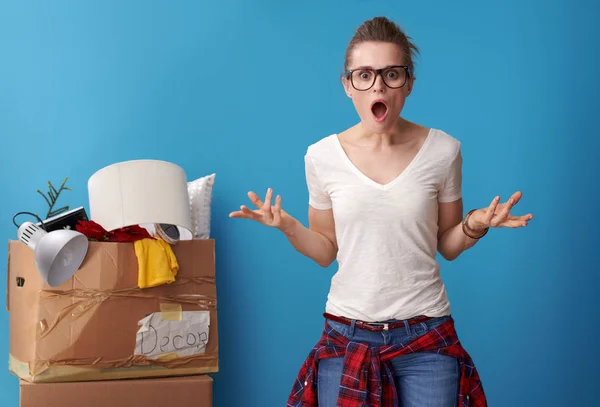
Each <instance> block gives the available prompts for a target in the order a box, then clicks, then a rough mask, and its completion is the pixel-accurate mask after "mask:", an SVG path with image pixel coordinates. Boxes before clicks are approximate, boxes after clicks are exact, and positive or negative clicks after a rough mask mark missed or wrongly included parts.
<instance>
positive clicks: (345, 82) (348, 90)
mask: <svg viewBox="0 0 600 407" xmlns="http://www.w3.org/2000/svg"><path fill="white" fill-rule="evenodd" d="M342 85H344V92H346V96H348V97H349V98H351V97H352V85H351V84H350V81H349V80H348V78H346V77H344V76H342Z"/></svg>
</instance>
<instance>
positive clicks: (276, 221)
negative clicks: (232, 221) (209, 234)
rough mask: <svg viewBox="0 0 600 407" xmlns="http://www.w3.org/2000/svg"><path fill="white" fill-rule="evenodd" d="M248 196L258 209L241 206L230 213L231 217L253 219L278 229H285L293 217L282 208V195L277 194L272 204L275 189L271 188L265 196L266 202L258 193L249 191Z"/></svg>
mask: <svg viewBox="0 0 600 407" xmlns="http://www.w3.org/2000/svg"><path fill="white" fill-rule="evenodd" d="M248 198H250V202H252V203H253V204H254V206H256V208H257V209H255V210H251V209H250V208H248V207H247V206H246V205H242V206H240V210H239V211H236V212H232V213H230V214H229V217H230V218H241V219H252V220H255V221H257V222H260V223H262V224H263V225H266V226H270V227H273V228H277V229H283V228H284V227H286V226H289V225H287V224H288V223H289V222H290V220H291V217H290V216H289V215H288V214H287V213H286V212H285V211H284V210H283V209H281V196H279V195H277V197H276V198H275V205H272V204H271V202H272V200H273V189H271V188H269V189H268V190H267V194H266V196H265V200H264V202H263V201H262V200H261V199H260V198H259V197H258V195H256V193H254V192H252V191H250V192H248Z"/></svg>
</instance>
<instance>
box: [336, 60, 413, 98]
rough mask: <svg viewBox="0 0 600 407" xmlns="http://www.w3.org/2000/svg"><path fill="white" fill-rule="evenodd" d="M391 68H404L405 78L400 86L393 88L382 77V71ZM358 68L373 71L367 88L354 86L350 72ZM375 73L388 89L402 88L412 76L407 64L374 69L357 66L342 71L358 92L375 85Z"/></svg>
mask: <svg viewBox="0 0 600 407" xmlns="http://www.w3.org/2000/svg"><path fill="white" fill-rule="evenodd" d="M392 68H402V69H404V72H406V80H405V81H404V83H403V84H402V86H398V87H397V88H394V87H392V86H390V85H388V84H387V82H386V81H385V78H384V77H383V71H386V70H388V69H392ZM360 70H362V71H371V72H375V76H374V77H373V83H372V84H371V86H369V87H368V88H367V89H357V88H356V86H354V81H353V80H352V73H353V72H354V71H360ZM377 75H379V76H381V79H382V80H383V83H384V84H385V86H387V87H388V88H390V89H402V88H403V87H404V85H406V82H408V80H409V79H410V78H411V77H412V74H411V72H410V67H409V66H408V65H390V66H386V67H384V68H380V69H374V68H369V67H358V68H354V69H350V70H346V71H344V77H345V78H346V79H350V83H351V84H352V87H353V88H354V89H356V90H357V91H359V92H365V91H367V90H369V89H371V88H372V87H373V86H375V82H377Z"/></svg>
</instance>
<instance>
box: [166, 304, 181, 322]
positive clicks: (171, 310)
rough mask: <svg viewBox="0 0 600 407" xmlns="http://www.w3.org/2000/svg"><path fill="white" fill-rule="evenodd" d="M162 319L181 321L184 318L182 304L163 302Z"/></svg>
mask: <svg viewBox="0 0 600 407" xmlns="http://www.w3.org/2000/svg"><path fill="white" fill-rule="evenodd" d="M160 319H162V320H163V321H181V320H182V319H183V311H182V309H181V304H171V303H166V302H161V303H160Z"/></svg>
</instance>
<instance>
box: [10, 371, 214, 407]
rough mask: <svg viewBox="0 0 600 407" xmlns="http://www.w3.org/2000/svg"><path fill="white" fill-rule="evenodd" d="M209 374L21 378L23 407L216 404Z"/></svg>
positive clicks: (204, 406) (186, 406)
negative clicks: (63, 380) (102, 378)
mask: <svg viewBox="0 0 600 407" xmlns="http://www.w3.org/2000/svg"><path fill="white" fill-rule="evenodd" d="M212 385H213V380H212V378H211V377H210V376H208V375H200V376H187V377H179V378H163V379H139V380H135V379H133V380H109V381H103V382H74V383H35V384H34V383H28V382H25V381H21V386H20V388H21V394H20V398H21V402H20V406H21V407H40V406H44V407H82V406H85V407H159V406H160V407H165V406H177V407H212V404H213V389H212Z"/></svg>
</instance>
